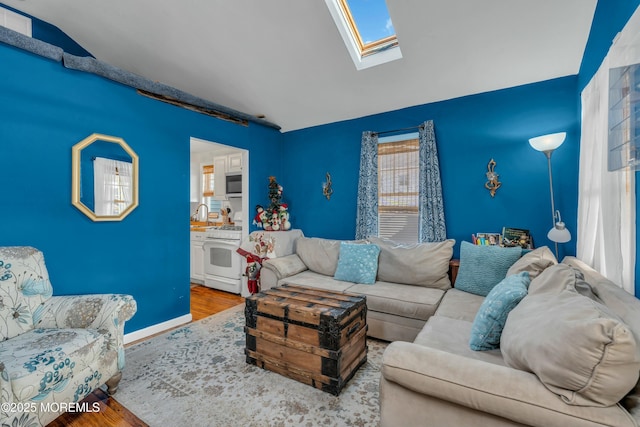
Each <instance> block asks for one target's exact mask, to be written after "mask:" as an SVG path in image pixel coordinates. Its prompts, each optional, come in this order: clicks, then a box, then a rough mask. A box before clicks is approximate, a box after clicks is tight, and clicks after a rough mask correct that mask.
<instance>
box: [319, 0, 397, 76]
mask: <svg viewBox="0 0 640 427" xmlns="http://www.w3.org/2000/svg"><path fill="white" fill-rule="evenodd" d="M325 2H326V4H327V7H328V8H329V11H330V12H331V16H332V17H333V20H334V21H335V23H336V26H337V27H338V31H339V32H340V35H341V36H342V39H343V41H344V43H345V45H346V46H347V50H348V51H349V54H350V55H351V58H352V59H353V62H354V64H355V65H356V68H357V69H358V70H362V69H364V68H369V67H373V66H375V65H380V64H384V63H385V62H389V61H394V60H396V59H400V58H402V53H401V52H400V47H399V46H398V39H397V38H396V34H395V30H394V28H393V23H392V22H391V17H390V16H389V11H388V10H387V5H386V3H385V0H325Z"/></svg>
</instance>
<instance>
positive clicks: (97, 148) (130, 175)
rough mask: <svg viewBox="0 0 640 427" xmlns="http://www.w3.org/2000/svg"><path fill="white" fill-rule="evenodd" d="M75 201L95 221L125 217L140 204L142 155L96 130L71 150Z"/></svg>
mask: <svg viewBox="0 0 640 427" xmlns="http://www.w3.org/2000/svg"><path fill="white" fill-rule="evenodd" d="M71 153H72V154H71V164H72V169H73V170H72V179H71V181H72V183H71V203H72V204H73V206H75V207H76V208H78V209H79V210H80V211H82V212H83V213H84V214H85V215H86V216H88V217H89V218H91V219H92V220H93V221H121V220H122V219H123V218H124V217H126V216H127V215H129V214H130V213H131V211H133V210H134V209H135V208H136V206H138V155H137V154H136V153H135V152H134V151H133V150H132V149H131V147H129V145H127V143H126V142H125V141H124V140H123V139H122V138H118V137H115V136H109V135H102V134H99V133H94V134H92V135H89V136H88V137H86V138H85V139H83V140H82V141H80V142H79V143H77V144H76V145H74V146H73V148H72V150H71Z"/></svg>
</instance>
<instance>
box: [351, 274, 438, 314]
mask: <svg viewBox="0 0 640 427" xmlns="http://www.w3.org/2000/svg"><path fill="white" fill-rule="evenodd" d="M346 291H347V292H350V293H355V294H361V295H365V296H366V297H367V310H368V311H377V312H381V313H387V314H393V315H395V316H401V317H408V318H413V319H419V320H423V321H424V320H427V319H428V318H429V317H431V316H432V315H433V313H434V312H435V311H436V308H438V303H439V302H440V300H441V299H442V296H443V295H444V294H445V291H443V290H442V289H434V288H425V287H421V286H407V285H402V284H399V283H390V282H380V281H377V282H376V283H375V285H373V286H371V285H353V286H351V287H350V288H348V289H347V290H346Z"/></svg>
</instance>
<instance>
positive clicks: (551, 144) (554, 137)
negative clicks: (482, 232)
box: [529, 132, 571, 258]
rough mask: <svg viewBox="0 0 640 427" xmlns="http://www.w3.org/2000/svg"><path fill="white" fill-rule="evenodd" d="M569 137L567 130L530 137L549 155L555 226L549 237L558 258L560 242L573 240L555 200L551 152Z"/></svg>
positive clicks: (531, 141)
mask: <svg viewBox="0 0 640 427" xmlns="http://www.w3.org/2000/svg"><path fill="white" fill-rule="evenodd" d="M566 137H567V133H566V132H559V133H552V134H549V135H542V136H538V137H536V138H531V139H529V144H531V146H532V147H533V148H534V149H535V150H538V151H541V152H543V153H544V155H545V156H547V166H548V168H549V193H550V194H551V220H552V223H553V228H552V229H551V230H549V233H547V237H548V238H549V240H551V241H552V242H553V243H555V247H556V258H558V243H567V242H568V241H569V240H571V233H570V232H569V230H567V227H566V226H565V225H564V222H562V217H561V216H560V211H558V210H556V207H555V204H554V201H553V175H552V174H551V154H552V153H553V151H554V150H555V149H556V148H558V147H560V145H562V143H563V142H564V140H565V138H566Z"/></svg>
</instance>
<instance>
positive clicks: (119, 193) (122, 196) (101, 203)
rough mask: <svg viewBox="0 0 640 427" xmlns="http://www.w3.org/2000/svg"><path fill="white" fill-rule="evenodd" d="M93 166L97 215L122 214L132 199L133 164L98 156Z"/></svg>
mask: <svg viewBox="0 0 640 427" xmlns="http://www.w3.org/2000/svg"><path fill="white" fill-rule="evenodd" d="M93 168H94V199H95V207H94V209H95V213H96V215H106V216H118V215H120V214H121V213H122V212H123V211H124V210H125V209H126V208H127V207H128V206H129V205H130V204H131V201H132V186H131V184H132V182H131V176H132V172H131V171H132V164H131V163H129V162H122V161H119V160H112V159H106V158H102V157H96V158H95V160H94V163H93Z"/></svg>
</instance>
